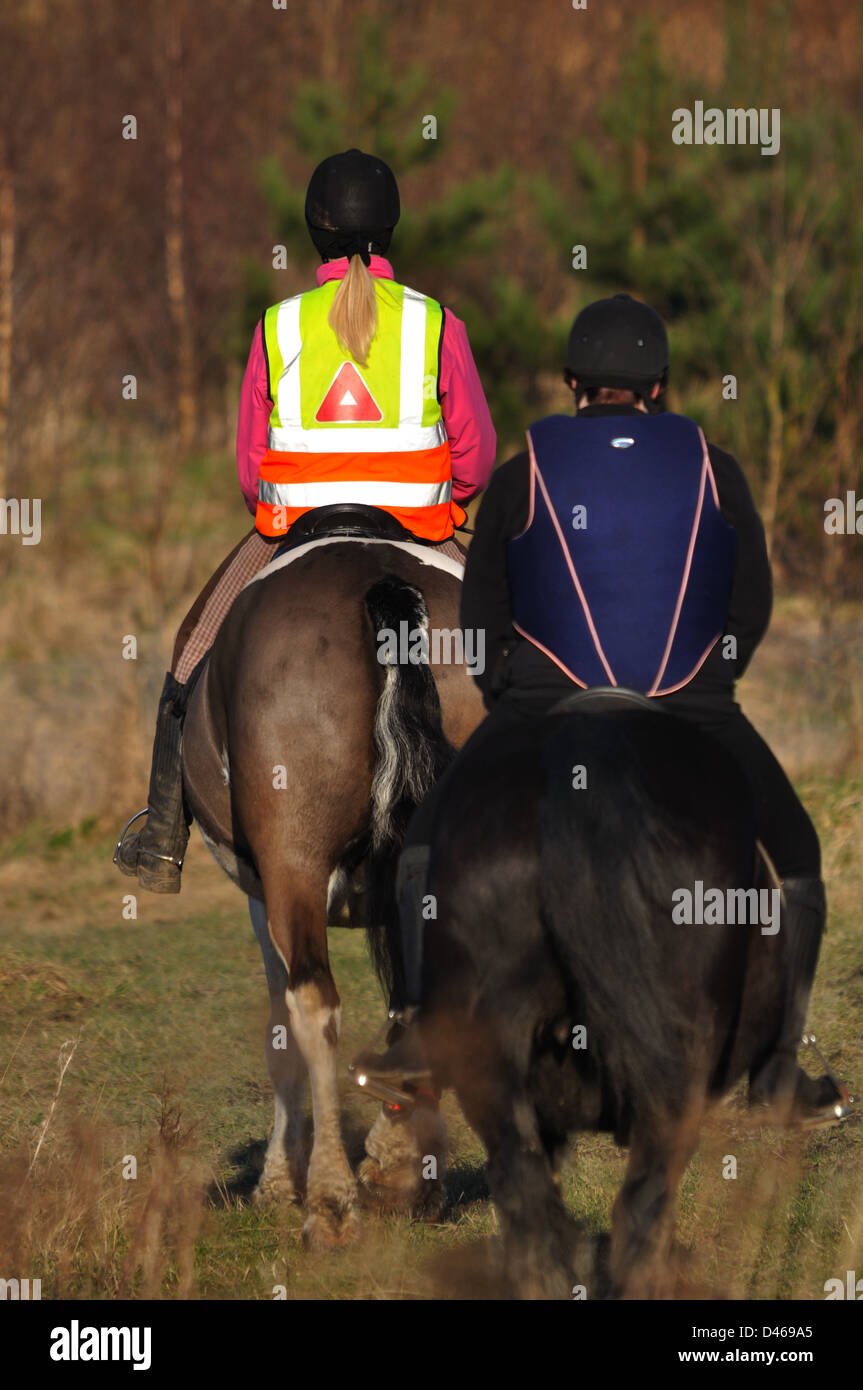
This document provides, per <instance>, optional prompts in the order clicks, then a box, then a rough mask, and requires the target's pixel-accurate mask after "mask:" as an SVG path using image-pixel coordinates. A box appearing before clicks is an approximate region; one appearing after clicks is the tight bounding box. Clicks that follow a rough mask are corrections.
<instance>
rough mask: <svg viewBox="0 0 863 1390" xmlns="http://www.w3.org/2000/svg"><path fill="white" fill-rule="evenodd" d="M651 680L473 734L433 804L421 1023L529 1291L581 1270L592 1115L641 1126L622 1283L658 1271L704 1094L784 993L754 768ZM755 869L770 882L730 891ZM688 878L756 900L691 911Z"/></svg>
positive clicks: (772, 1025) (627, 1135)
mask: <svg viewBox="0 0 863 1390" xmlns="http://www.w3.org/2000/svg"><path fill="white" fill-rule="evenodd" d="M636 701H638V697H634V700H633V702H631V703H626V704H624V703H623V702H622V701H621V699H620V698H619V697H613V696H609V697H606V699H605V701H604V702H603V700H602V699H598V698H597V692H593V691H592V692H590V693H589V695H585V696H576V697H575V700H574V701H567V704H566V707H565V708H564V709H560V711H559V712H558V711H553V712H552V713H551V714H550V715H547V716H546V717H545V718H542V719H537V720H534V721H532V722H531V721H527V720H521V721H514V722H512V723H511V724H510V725H509V726H508V728H507V732H506V736H505V737H503V738H500V737H498V738H493V739H488V738H487V737H486V738H484V737H482V734H479V735H475V736H474V740H473V741H472V743H471V744H470V745H468V748H467V749H466V750H465V751H464V752H463V754H462V755H461V757H460V758H459V760H458V762H457V764H455V765H454V766H453V768H452V769H451V771H450V773H449V774H448V776H447V778H446V782H445V785H443V786H442V787H441V788H440V796H439V800H438V803H437V806H436V813H435V817H434V831H433V835H432V855H431V862H430V869H429V881H428V891H429V892H430V893H431V894H433V895H434V902H435V910H436V919H435V920H434V921H430V922H428V923H427V924H426V930H425V948H424V949H425V963H424V1001H423V1008H422V1012H421V1028H422V1037H423V1042H424V1046H425V1048H426V1051H427V1054H428V1057H429V1060H430V1062H431V1065H432V1067H433V1070H434V1072H435V1075H436V1078H437V1080H438V1082H439V1083H440V1084H442V1085H451V1086H453V1087H454V1089H455V1091H456V1093H457V1095H458V1098H459V1101H460V1102H461V1105H462V1108H463V1110H464V1112H465V1114H466V1116H467V1118H468V1120H469V1121H470V1123H471V1124H472V1125H473V1127H474V1128H475V1129H476V1131H477V1133H478V1134H479V1136H480V1137H481V1139H482V1140H483V1142H484V1144H485V1146H486V1148H487V1150H488V1159H489V1165H488V1176H489V1184H490V1188H491V1193H492V1197H493V1199H494V1201H495V1203H496V1206H497V1209H498V1213H499V1216H500V1221H501V1231H502V1236H503V1240H504V1244H505V1252H506V1267H507V1270H508V1274H509V1276H510V1277H511V1278H512V1280H513V1282H514V1286H515V1290H516V1292H517V1293H519V1294H520V1295H521V1296H527V1297H568V1296H570V1289H571V1286H572V1284H573V1280H574V1279H575V1280H577V1278H578V1271H577V1269H574V1268H573V1263H574V1253H573V1252H574V1235H573V1227H572V1223H571V1222H570V1221H569V1219H568V1217H567V1215H566V1211H565V1208H564V1205H563V1202H562V1199H561V1196H560V1192H559V1189H558V1186H557V1184H556V1181H555V1167H556V1162H557V1160H558V1159H559V1158H560V1156H561V1154H562V1151H563V1147H564V1145H565V1142H566V1139H567V1136H568V1135H569V1134H570V1133H571V1132H573V1131H577V1130H607V1131H610V1132H612V1133H613V1134H614V1135H615V1137H616V1139H617V1141H618V1142H620V1143H625V1144H627V1145H628V1146H629V1150H630V1157H629V1166H628V1169H627V1173H626V1179H625V1182H624V1184H623V1188H622V1190H621V1192H620V1193H619V1195H618V1197H617V1200H616V1203H615V1207H614V1216H613V1223H612V1235H611V1256H610V1278H611V1291H612V1292H613V1293H615V1294H617V1295H618V1296H623V1297H652V1296H656V1294H657V1293H658V1292H661V1291H662V1288H663V1276H664V1271H665V1267H666V1261H667V1256H668V1253H669V1248H670V1243H671V1234H672V1228H673V1222H674V1204H675V1194H676V1189H677V1185H678V1182H679V1180H680V1177H681V1175H682V1173H683V1172H684V1170H685V1168H686V1165H687V1164H688V1162H689V1159H690V1157H691V1155H692V1153H693V1150H694V1148H695V1145H696V1143H697V1137H698V1131H699V1126H700V1122H701V1119H702V1116H703V1114H704V1111H705V1107H706V1106H707V1105H708V1104H709V1103H710V1101H711V1100H715V1099H716V1098H718V1097H719V1096H721V1095H722V1094H723V1093H724V1092H726V1091H728V1089H729V1088H730V1087H732V1086H733V1085H734V1084H735V1082H736V1081H737V1080H738V1079H739V1078H740V1077H741V1076H743V1075H744V1074H745V1073H747V1072H749V1074H750V1076H752V1075H756V1074H757V1072H758V1069H759V1067H760V1066H761V1065H762V1063H763V1062H764V1061H765V1060H766V1059H767V1058H769V1056H770V1054H771V1050H772V1047H773V1045H774V1043H775V1041H776V1038H777V1033H778V1029H779V1024H780V1020H781V1015H782V990H783V983H782V982H783V973H784V971H783V961H782V953H783V951H784V940H783V933H782V932H781V931H777V930H776V926H777V925H778V920H777V922H776V923H775V924H773V925H771V924H770V922H769V919H768V918H767V917H765V916H764V915H762V909H764V908H765V907H766V905H767V904H768V903H769V904H772V905H773V906H778V902H779V893H778V886H777V884H776V880H775V879H774V878H772V877H771V875H770V872H769V869H768V867H767V866H766V865H765V864H764V862H763V860H762V857H761V855H760V854H759V851H758V845H757V841H756V838H755V832H754V817H753V810H752V806H751V803H750V796H749V792H748V789H747V786H746V782H745V779H744V777H743V775H742V773H741V771H740V770H739V769H738V768H737V767H736V766H735V765H733V764H732V763H731V761H730V760H729V759H728V757H727V755H726V754H725V753H724V752H723V751H722V750H721V749H720V747H719V745H718V744H716V743H714V741H713V740H712V739H710V738H709V737H708V736H706V735H704V734H702V733H700V732H699V731H698V730H696V729H695V728H693V727H692V726H691V725H686V724H683V722H682V721H678V720H676V719H674V718H673V717H672V716H670V715H668V714H664V713H658V712H655V711H654V710H652V709H650V708H649V706H648V702H647V701H641V702H640V703H636ZM699 882H700V885H701V887H700V889H699ZM752 889H756V890H759V893H761V892H762V891H763V894H764V895H772V894H775V897H773V896H760V897H759V898H758V899H754V898H753V895H752V893H751V891H750V892H749V896H748V897H747V898H746V899H745V900H744V899H743V896H742V893H738V894H736V895H735V894H734V890H744V891H745V890H752ZM681 890H688V892H689V893H690V894H692V898H691V899H690V901H691V902H693V903H694V904H696V906H697V903H698V902H699V901H701V899H703V898H704V896H705V895H706V894H707V893H708V892H709V890H719V891H718V893H717V892H715V891H714V893H713V894H712V895H711V901H712V902H713V903H714V904H716V903H717V902H718V901H721V902H722V903H728V904H729V905H730V904H731V903H734V904H735V906H736V908H737V911H736V912H734V911H733V910H730V911H729V912H728V913H725V912H724V910H723V911H721V912H720V913H719V915H720V916H723V915H724V916H726V919H727V917H730V916H734V915H736V916H740V915H745V916H747V917H748V918H749V919H750V920H748V921H747V922H744V923H742V924H741V923H737V924H730V923H728V921H727V920H726V922H725V923H724V924H723V923H721V922H715V923H714V924H710V923H699V922H698V921H697V920H696V921H694V922H691V923H690V924H685V923H680V922H679V918H680V916H681V915H684V914H683V910H682V909H680V904H682V903H685V901H686V894H685V893H683V892H682V891H681ZM699 893H700V894H701V898H699ZM744 901H745V904H746V907H747V909H748V911H747V912H746V913H743V912H742V911H741V909H742V907H743V904H744ZM753 904H755V906H754V909H753ZM758 904H760V908H759V906H758ZM703 915H705V916H713V917H715V916H716V915H717V909H716V907H715V906H714V907H713V908H712V910H711V912H710V913H707V912H705V913H704V914H703ZM753 915H754V916H755V918H756V920H755V921H752V920H751V918H752V917H753ZM675 918H677V919H678V920H675ZM594 1292H595V1291H594ZM587 1294H588V1296H591V1290H590V1289H588V1290H587Z"/></svg>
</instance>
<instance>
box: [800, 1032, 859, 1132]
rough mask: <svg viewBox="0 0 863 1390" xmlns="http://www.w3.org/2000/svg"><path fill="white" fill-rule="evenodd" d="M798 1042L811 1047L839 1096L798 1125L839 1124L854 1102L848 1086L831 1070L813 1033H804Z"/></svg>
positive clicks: (844, 1118)
mask: <svg viewBox="0 0 863 1390" xmlns="http://www.w3.org/2000/svg"><path fill="white" fill-rule="evenodd" d="M800 1042H801V1045H802V1046H803V1047H811V1048H812V1051H813V1052H814V1053H815V1056H816V1057H817V1058H818V1061H819V1063H820V1065H821V1066H822V1067H823V1068H824V1074H825V1076H826V1077H827V1079H828V1081H830V1082H831V1083H832V1084H833V1086H834V1087H835V1089H836V1093H837V1095H838V1097H839V1099H838V1100H837V1101H836V1102H835V1104H833V1105H831V1106H829V1107H825V1109H824V1113H823V1114H822V1115H813V1116H812V1117H811V1118H807V1119H805V1120H802V1121H801V1122H800V1127H801V1128H802V1129H816V1128H819V1127H821V1126H826V1125H835V1124H839V1123H840V1122H841V1121H842V1120H846V1119H847V1118H848V1116H849V1115H850V1114H851V1109H852V1106H853V1105H854V1104H855V1098H854V1096H852V1095H851V1093H850V1091H849V1090H848V1087H847V1086H845V1085H844V1084H843V1082H841V1081H840V1080H839V1077H838V1076H837V1075H836V1073H835V1072H834V1071H833V1068H832V1067H831V1066H830V1063H829V1062H828V1061H827V1058H826V1057H825V1056H824V1054H823V1052H822V1051H821V1049H820V1047H819V1046H818V1043H817V1039H816V1037H815V1034H814V1033H804V1034H803V1037H802V1038H801V1039H800Z"/></svg>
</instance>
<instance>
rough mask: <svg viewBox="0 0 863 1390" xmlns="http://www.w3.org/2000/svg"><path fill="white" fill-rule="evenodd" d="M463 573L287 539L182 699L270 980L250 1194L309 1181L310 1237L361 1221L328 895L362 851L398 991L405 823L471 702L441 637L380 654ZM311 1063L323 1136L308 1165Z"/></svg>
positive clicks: (209, 835) (445, 627)
mask: <svg viewBox="0 0 863 1390" xmlns="http://www.w3.org/2000/svg"><path fill="white" fill-rule="evenodd" d="M460 578H461V568H460V566H459V564H458V562H457V561H455V560H452V559H449V558H447V557H445V556H444V555H442V554H440V553H439V552H437V551H435V550H432V549H431V548H429V547H424V546H420V545H416V544H410V543H405V542H391V541H386V540H382V539H380V538H377V539H368V538H367V539H358V538H353V537H352V538H351V539H323V540H315V541H312V542H310V543H307V544H303V545H301V546H299V547H298V548H295V549H294V550H293V551H289V552H288V553H287V554H286V555H284V556H283V557H282V558H281V559H280V560H277V561H276V562H275V564H274V565H271V566H270V567H269V568H268V569H267V570H265V571H262V573H261V575H260V576H259V577H258V578H256V579H255V580H253V581H252V582H251V583H250V584H249V585H247V587H246V589H245V590H244V591H243V592H242V593H241V594H240V596H239V597H238V599H237V600H236V602H235V603H234V605H233V607H232V608H231V611H230V613H229V614H228V616H227V618H226V619H225V621H224V623H223V625H222V628H221V630H220V632H219V635H218V637H217V639H216V642H215V644H214V646H213V649H212V652H211V654H210V657H209V661H208V663H207V666H206V668H205V670H204V672H203V674H202V676H201V678H200V679H199V680H198V682H197V684H196V686H195V689H194V692H193V694H192V697H191V700H190V704H189V710H188V714H187V717H186V724H185V731H184V742H183V771H184V782H185V788H186V796H187V799H188V804H189V809H190V810H191V812H192V814H193V815H194V818H195V819H196V820H197V822H198V825H199V828H200V830H201V833H202V835H203V837H204V839H205V841H206V843H207V844H208V846H209V847H210V849H211V850H212V852H213V854H214V856H215V858H216V859H217V861H218V862H219V864H220V865H221V866H222V868H223V869H224V870H225V871H226V873H227V874H228V875H229V876H230V877H231V878H232V879H233V881H234V882H235V883H236V884H237V885H238V886H239V887H240V888H241V889H242V890H243V891H244V892H245V893H247V894H248V895H249V898H250V907H251V911H252V921H253V925H254V926H255V930H256V933H257V935H258V939H259V941H260V943H261V947H262V951H263V954H264V963H265V966H266V970H267V980H268V986H269V990H270V1001H271V1016H270V1031H269V1034H268V1046H267V1059H268V1065H269V1070H270V1076H271V1079H272V1082H273V1088H274V1092H275V1119H274V1125H273V1132H272V1137H271V1139H270V1143H269V1147H268V1150H267V1156H266V1160H265V1165H264V1170H263V1173H262V1175H261V1179H260V1182H259V1184H258V1190H257V1193H256V1196H257V1197H261V1196H264V1195H276V1196H279V1197H280V1198H282V1199H284V1200H299V1199H300V1194H301V1192H302V1190H303V1187H305V1199H306V1208H307V1219H306V1222H305V1226H304V1237H305V1239H306V1242H307V1243H308V1244H311V1245H314V1246H317V1247H324V1248H325V1247H328V1246H332V1245H335V1244H340V1243H342V1242H343V1241H345V1240H346V1239H348V1238H349V1236H350V1235H351V1233H352V1231H353V1229H354V1227H355V1225H356V1212H355V1204H356V1199H357V1189H356V1183H355V1180H354V1177H353V1174H352V1173H351V1170H350V1167H349V1165H348V1162H347V1158H346V1155H345V1151H344V1147H343V1143H342V1138H341V1130H340V1123H339V1097H338V1086H337V1079H336V1045H337V1042H338V1037H339V1023H340V1001H339V993H338V990H337V989H336V984H335V981H334V979H333V975H332V972H331V970H330V964H329V959H328V952H327V923H328V920H330V919H331V916H332V910H333V907H334V899H338V897H339V896H344V888H345V885H346V883H347V881H348V880H349V878H350V876H351V874H352V873H353V871H354V870H355V869H356V868H357V867H358V866H359V865H361V864H362V865H363V866H364V868H365V873H366V884H367V894H366V922H365V925H366V926H367V927H368V931H369V944H370V946H371V950H372V956H373V959H374V962H375V966H376V968H377V970H378V974H379V976H380V978H381V981H382V984H383V985H384V987H385V988H386V989H388V990H389V991H390V993H391V997H393V995H394V996H395V997H396V998H398V994H399V990H400V981H401V957H400V945H399V938H398V924H397V915H396V912H395V895H394V888H393V884H394V872H395V863H396V859H397V856H398V850H399V847H400V843H401V837H402V834H403V831H404V826H405V823H406V820H407V818H408V816H409V814H410V812H411V810H412V809H413V807H414V806H415V805H416V804H417V803H418V802H419V801H420V800H421V799H422V797H423V796H424V794H425V792H426V791H427V789H428V787H429V786H430V785H431V784H432V782H433V781H434V779H435V777H436V776H437V775H438V773H439V772H440V771H441V770H442V768H443V766H445V764H446V762H447V761H448V760H449V758H450V757H451V756H452V752H453V750H454V749H455V748H458V747H459V746H460V745H461V744H462V743H463V742H464V740H465V739H466V738H467V736H468V735H469V734H470V733H471V731H472V730H473V728H474V727H475V726H476V725H477V723H478V722H479V720H480V718H481V717H482V705H481V701H480V698H479V695H478V692H477V690H476V686H475V683H474V681H473V680H472V679H471V677H470V674H469V672H468V670H467V669H466V668H465V666H464V665H463V664H447V656H448V655H449V656H451V652H450V653H445V652H441V651H440V648H438V652H437V655H438V656H442V657H443V660H439V661H437V663H436V662H435V661H434V659H433V658H434V655H435V652H434V649H433V650H432V653H431V655H432V660H431V661H422V660H420V661H416V658H414V659H408V660H407V661H405V660H404V655H405V653H404V650H403V651H402V653H401V656H402V660H401V661H399V660H393V659H392V656H391V654H390V657H389V658H388V659H386V660H385V659H384V655H383V654H382V653H383V651H384V649H383V647H382V646H381V641H380V639H379V638H378V633H379V632H381V630H382V629H388V630H392V632H394V633H395V634H399V633H400V631H401V633H402V635H403V636H404V635H405V634H408V633H413V634H416V632H417V630H428V629H437V630H439V631H449V632H453V631H454V630H456V629H457V628H458V605H459V589H460ZM405 623H406V624H407V627H406V628H405V627H402V628H401V629H400V624H405ZM414 650H415V651H416V650H417V648H416V647H415V648H414ZM328 892H329V899H330V901H329V912H328ZM307 1074H308V1076H309V1078H310V1081H311V1092H312V1105H313V1115H314V1141H313V1145H312V1151H311V1156H310V1158H309V1161H308V1168H307V1171H306V1168H305V1164H304V1162H303V1152H302V1129H303V1113H302V1108H303V1098H304V1092H305V1082H306V1075H307ZM408 1123H409V1122H405V1123H402V1124H399V1123H397V1122H396V1121H395V1119H394V1118H393V1117H392V1116H391V1115H386V1114H384V1113H382V1114H381V1115H379V1117H378V1120H377V1122H376V1124H375V1126H374V1128H373V1130H372V1133H371V1134H370V1135H369V1137H368V1139H367V1141H366V1148H367V1152H368V1154H369V1155H370V1157H369V1158H367V1159H366V1160H365V1161H364V1164H363V1165H361V1169H360V1176H361V1177H362V1178H363V1179H364V1181H366V1182H367V1183H368V1184H369V1185H371V1186H374V1185H375V1184H376V1183H378V1182H380V1184H381V1185H382V1186H383V1187H385V1186H386V1172H387V1170H388V1169H389V1170H396V1169H398V1170H399V1171H400V1172H402V1173H403V1172H404V1170H405V1166H406V1164H407V1166H408V1167H410V1163H409V1161H408V1160H409V1159H410V1156H411V1154H412V1153H415V1152H416V1142H415V1139H414V1138H412V1136H411V1135H410V1133H409V1132H408ZM423 1142H424V1143H426V1144H428V1143H429V1142H431V1141H430V1140H429V1137H428V1135H423ZM440 1142H441V1143H442V1140H441V1141H440ZM412 1145H413V1147H412ZM425 1151H426V1152H428V1150H427V1149H426V1150H425ZM419 1152H420V1153H422V1152H423V1149H422V1148H420V1149H419ZM417 1167H418V1165H414V1168H417Z"/></svg>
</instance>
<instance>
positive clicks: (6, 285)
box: [0, 157, 15, 497]
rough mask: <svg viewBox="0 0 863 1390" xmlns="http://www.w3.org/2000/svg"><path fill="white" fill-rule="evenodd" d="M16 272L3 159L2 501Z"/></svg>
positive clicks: (11, 202) (7, 164)
mask: <svg viewBox="0 0 863 1390" xmlns="http://www.w3.org/2000/svg"><path fill="white" fill-rule="evenodd" d="M14 271H15V182H14V179H13V176H12V166H11V161H10V160H9V159H8V158H5V157H4V158H2V159H0V497H6V496H7V488H8V486H9V477H10V467H9V461H10V433H11V432H10V428H9V411H10V409H11V405H12V283H13V275H14Z"/></svg>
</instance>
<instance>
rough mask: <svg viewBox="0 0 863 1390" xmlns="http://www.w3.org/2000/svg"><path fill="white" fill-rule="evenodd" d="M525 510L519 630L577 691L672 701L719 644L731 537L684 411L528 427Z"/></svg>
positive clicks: (700, 441)
mask: <svg viewBox="0 0 863 1390" xmlns="http://www.w3.org/2000/svg"><path fill="white" fill-rule="evenodd" d="M528 445H529V448H530V457H531V465H530V466H531V506H530V515H529V519H528V523H527V527H526V528H525V530H524V531H523V532H522V533H521V535H519V536H517V537H516V538H515V539H514V540H511V541H510V542H509V543H508V546H507V567H508V572H509V582H510V592H511V597H512V614H513V621H514V626H515V627H516V629H517V631H518V632H520V633H521V634H522V636H524V637H526V638H527V639H528V640H529V641H530V642H532V643H533V644H534V646H536V647H539V648H540V650H541V651H544V652H545V653H546V655H547V656H549V657H550V658H551V659H552V661H554V662H555V663H556V664H557V665H558V666H559V667H560V668H561V669H562V670H563V671H565V673H566V674H567V675H568V676H569V677H570V679H571V680H573V681H574V682H575V683H576V685H580V686H585V687H590V686H594V685H621V686H629V687H630V688H631V689H634V690H638V691H641V692H642V693H644V694H646V695H666V694H669V693H670V692H671V691H672V690H679V689H680V687H681V686H683V685H686V683H687V682H688V681H690V680H691V679H692V677H693V676H694V675H695V673H696V671H697V670H698V668H699V667H700V666H701V664H702V662H703V661H704V660H705V659H706V657H707V656H708V654H709V652H710V651H711V649H712V648H713V646H714V645H715V643H716V642H717V641H718V639H719V637H720V636H721V634H722V631H723V628H724V625H725V621H726V617H727V613H728V602H729V597H730V593H731V584H732V580H733V577H734V557H735V551H736V539H737V538H736V533H735V531H734V528H733V527H732V526H730V525H729V524H728V522H727V521H725V519H724V518H723V516H722V514H721V513H720V510H719V503H718V498H717V494H716V483H715V481H714V478H713V471H712V469H711V466H710V458H709V456H708V452H707V445H706V443H705V439H704V435H703V434H702V432H701V430H700V429H699V427H698V426H697V425H696V424H695V423H694V421H692V420H688V419H686V418H685V417H684V416H682V415H672V414H665V413H664V414H661V415H637V416H636V415H626V416H610V415H604V416H582V417H579V416H569V415H551V416H549V417H548V418H547V419H544V420H539V421H538V422H537V423H536V424H535V425H532V426H531V428H530V430H529V431H528Z"/></svg>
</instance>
